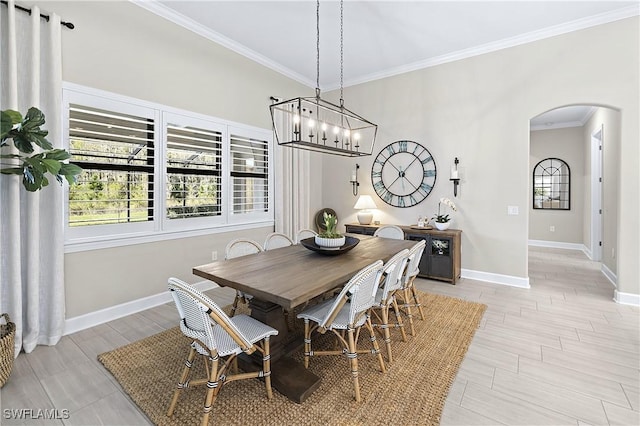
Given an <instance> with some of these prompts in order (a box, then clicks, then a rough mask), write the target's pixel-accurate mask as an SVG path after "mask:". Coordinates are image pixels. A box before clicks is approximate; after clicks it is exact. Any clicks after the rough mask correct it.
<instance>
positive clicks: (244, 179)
mask: <svg viewBox="0 0 640 426" xmlns="http://www.w3.org/2000/svg"><path fill="white" fill-rule="evenodd" d="M230 140H231V145H230V155H231V187H232V192H233V193H232V212H233V214H234V215H239V214H251V213H264V212H267V211H268V210H269V144H268V142H267V141H264V140H259V139H253V138H245V137H241V136H237V135H234V134H231V137H230Z"/></svg>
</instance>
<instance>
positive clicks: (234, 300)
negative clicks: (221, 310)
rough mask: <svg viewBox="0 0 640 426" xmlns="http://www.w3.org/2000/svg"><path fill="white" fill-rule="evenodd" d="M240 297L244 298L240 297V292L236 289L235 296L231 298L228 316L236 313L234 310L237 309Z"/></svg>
mask: <svg viewBox="0 0 640 426" xmlns="http://www.w3.org/2000/svg"><path fill="white" fill-rule="evenodd" d="M242 299H244V297H242V293H240V292H239V291H236V298H235V299H233V305H231V312H230V313H229V316H230V317H232V316H234V315H235V314H236V310H237V309H238V303H240V300H242Z"/></svg>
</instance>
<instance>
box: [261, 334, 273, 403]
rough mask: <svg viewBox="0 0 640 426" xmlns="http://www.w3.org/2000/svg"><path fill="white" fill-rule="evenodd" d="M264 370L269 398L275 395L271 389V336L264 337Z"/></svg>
mask: <svg viewBox="0 0 640 426" xmlns="http://www.w3.org/2000/svg"><path fill="white" fill-rule="evenodd" d="M262 372H263V374H264V384H265V386H266V388H267V398H268V399H271V398H272V397H273V391H272V390H271V353H270V352H269V336H267V337H265V339H264V354H263V355H262Z"/></svg>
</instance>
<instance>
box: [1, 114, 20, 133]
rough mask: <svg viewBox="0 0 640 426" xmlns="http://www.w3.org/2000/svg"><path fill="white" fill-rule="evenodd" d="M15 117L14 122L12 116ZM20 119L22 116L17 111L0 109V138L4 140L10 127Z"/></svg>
mask: <svg viewBox="0 0 640 426" xmlns="http://www.w3.org/2000/svg"><path fill="white" fill-rule="evenodd" d="M16 114H17V118H18V121H16V122H14V121H13V120H14V118H16ZM20 121H22V116H21V115H20V113H19V112H17V111H13V110H10V109H8V110H6V111H2V114H1V115H0V140H2V141H4V140H5V139H6V138H7V137H8V136H7V135H8V134H9V132H10V131H11V129H13V125H14V124H16V123H19V122H20Z"/></svg>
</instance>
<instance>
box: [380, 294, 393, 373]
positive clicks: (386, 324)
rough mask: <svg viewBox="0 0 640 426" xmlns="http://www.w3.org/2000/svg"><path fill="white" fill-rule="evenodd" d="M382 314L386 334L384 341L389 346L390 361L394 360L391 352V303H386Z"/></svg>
mask: <svg viewBox="0 0 640 426" xmlns="http://www.w3.org/2000/svg"><path fill="white" fill-rule="evenodd" d="M380 311H381V314H382V324H381V327H382V331H383V334H384V343H385V344H386V346H387V358H389V362H393V355H392V354H391V333H389V305H385V306H384V307H383V308H382V309H381V310H380Z"/></svg>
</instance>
